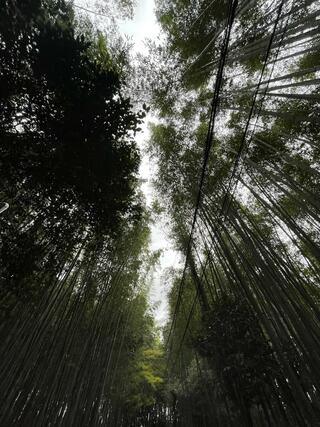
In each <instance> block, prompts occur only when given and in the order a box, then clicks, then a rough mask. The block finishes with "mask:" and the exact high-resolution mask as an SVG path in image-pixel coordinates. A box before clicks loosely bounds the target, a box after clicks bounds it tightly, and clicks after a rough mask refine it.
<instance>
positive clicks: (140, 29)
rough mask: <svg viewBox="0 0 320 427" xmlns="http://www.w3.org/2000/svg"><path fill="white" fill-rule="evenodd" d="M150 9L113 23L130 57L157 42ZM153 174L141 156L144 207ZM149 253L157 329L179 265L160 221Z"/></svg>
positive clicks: (101, 23)
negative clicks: (153, 259)
mask: <svg viewBox="0 0 320 427" xmlns="http://www.w3.org/2000/svg"><path fill="white" fill-rule="evenodd" d="M111 1H112V0H111ZM74 4H75V5H79V6H82V7H86V8H87V9H89V10H93V11H95V10H100V9H97V4H98V5H101V4H103V0H100V1H98V2H96V1H95V0H75V1H74ZM154 8H155V4H154V0H137V2H136V8H135V13H134V17H133V19H132V20H124V21H118V22H117V24H118V28H119V31H120V34H122V35H123V36H127V37H129V39H131V41H132V43H133V52H132V53H133V54H135V53H142V54H147V49H146V47H145V44H144V40H146V39H152V40H157V41H158V40H160V27H159V25H158V23H157V20H156V17H155V13H154ZM83 13H84V12H83ZM88 16H89V17H90V19H92V20H93V21H94V22H95V25H97V26H98V27H100V28H101V29H103V27H105V26H106V25H108V22H107V18H104V17H102V16H96V15H93V14H90V13H88ZM152 120H154V118H152V117H151V115H149V117H147V118H146V122H145V123H144V125H143V126H141V127H142V131H141V132H140V133H139V134H137V137H136V141H137V143H138V146H139V147H140V149H141V150H142V153H143V151H144V147H145V146H146V141H147V140H148V138H149V131H148V121H152ZM153 170H154V165H152V163H151V162H150V159H149V158H148V157H147V156H146V154H144V155H143V158H142V163H141V166H140V171H139V172H140V176H141V178H142V179H143V180H145V182H143V183H142V191H143V192H144V194H145V197H146V201H147V205H148V206H150V204H151V203H152V201H153V198H154V194H155V192H154V189H153V187H152V182H151V180H152V175H153ZM151 249H152V250H159V249H160V250H161V251H162V255H161V257H160V262H159V265H158V267H157V268H156V270H155V271H154V272H153V276H152V278H151V286H150V302H151V305H152V306H153V307H154V317H155V320H156V323H157V324H158V325H159V326H163V325H164V324H165V323H166V320H167V317H168V304H167V292H168V291H169V289H168V283H167V281H166V280H165V271H166V269H167V268H170V267H179V266H180V262H181V259H180V255H179V253H178V252H176V251H174V250H173V248H172V244H171V242H170V241H169V239H168V235H167V232H166V229H165V224H164V221H158V222H157V223H156V224H154V225H152V226H151Z"/></svg>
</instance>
